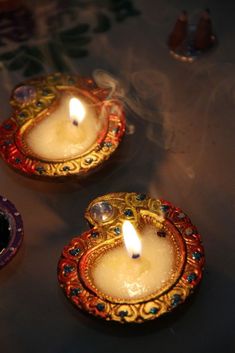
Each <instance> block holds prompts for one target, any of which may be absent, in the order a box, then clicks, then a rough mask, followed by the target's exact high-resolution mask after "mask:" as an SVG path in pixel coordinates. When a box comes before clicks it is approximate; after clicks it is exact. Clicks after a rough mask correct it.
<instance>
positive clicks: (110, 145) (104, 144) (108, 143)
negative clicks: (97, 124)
mask: <svg viewBox="0 0 235 353" xmlns="http://www.w3.org/2000/svg"><path fill="white" fill-rule="evenodd" d="M112 145H113V144H112V142H104V143H103V146H104V147H112Z"/></svg>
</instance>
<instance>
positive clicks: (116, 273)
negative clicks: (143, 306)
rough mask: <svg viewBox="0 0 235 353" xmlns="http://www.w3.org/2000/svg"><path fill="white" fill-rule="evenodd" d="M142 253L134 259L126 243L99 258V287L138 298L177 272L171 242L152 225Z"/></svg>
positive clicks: (95, 271)
mask: <svg viewBox="0 0 235 353" xmlns="http://www.w3.org/2000/svg"><path fill="white" fill-rule="evenodd" d="M141 241H142V254H141V256H140V257H139V258H136V259H133V258H131V257H129V256H128V254H127V250H126V248H125V246H124V245H123V246H118V247H116V248H114V249H110V250H109V251H107V252H106V253H105V254H104V255H103V256H101V257H100V258H99V259H97V261H96V263H95V265H94V267H93V269H92V274H91V275H92V278H93V282H94V284H95V286H96V287H97V288H98V289H99V290H100V291H101V292H103V293H104V294H106V295H109V296H111V297H113V298H121V299H127V300H128V299H138V298H143V297H145V296H147V295H150V294H152V293H154V292H156V291H157V290H159V289H160V288H162V287H163V286H164V284H166V282H167V281H168V280H169V279H170V278H171V276H172V274H173V272H174V265H175V261H174V248H173V244H172V243H171V241H170V240H169V239H168V237H166V238H161V237H159V236H158V235H156V229H155V232H154V230H153V228H152V227H148V228H146V229H145V230H144V231H143V232H142V237H141Z"/></svg>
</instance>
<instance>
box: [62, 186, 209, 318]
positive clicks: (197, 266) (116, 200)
mask: <svg viewBox="0 0 235 353" xmlns="http://www.w3.org/2000/svg"><path fill="white" fill-rule="evenodd" d="M99 202H108V203H109V205H111V207H112V208H113V209H114V212H113V213H111V216H110V218H109V219H108V220H107V221H102V219H101V218H97V216H95V218H94V212H93V210H94V208H93V206H94V205H95V204H97V203H99ZM127 209H128V210H131V211H132V212H129V215H127V214H126V213H125V210H127ZM85 217H86V219H87V220H88V221H89V223H90V224H91V227H92V228H91V230H89V231H87V232H85V233H83V234H82V235H81V236H79V237H77V238H74V239H72V241H71V242H70V244H69V245H68V246H66V247H65V248H64V250H63V253H62V256H61V259H60V261H59V264H58V279H59V282H60V285H61V287H62V288H63V289H64V291H65V294H66V296H67V297H68V298H69V300H71V301H72V302H73V303H74V304H75V305H76V306H77V307H79V308H81V309H83V310H85V311H87V312H89V313H90V314H92V315H95V316H98V317H101V318H103V319H106V320H113V321H118V322H121V323H124V322H125V323H127V322H136V323H141V322H144V321H146V320H152V319H155V318H157V317H159V316H161V315H162V314H165V313H167V312H170V311H171V310H173V309H174V308H175V307H176V306H178V304H180V303H182V302H184V301H185V299H186V298H187V297H188V296H189V295H190V294H191V293H192V292H193V290H194V288H195V287H196V286H197V284H198V283H199V282H200V280H201V277H202V270H203V265H204V251H203V247H202V245H201V241H200V236H199V234H198V233H197V230H196V228H195V227H194V226H193V225H192V223H191V221H190V219H189V218H188V217H187V216H186V215H185V214H184V213H183V212H182V211H181V210H180V209H179V208H176V207H174V206H173V205H172V204H170V203H169V202H167V201H163V200H156V199H151V198H149V197H144V196H143V195H139V194H136V193H113V194H108V195H104V196H102V197H98V198H97V199H95V200H93V201H92V202H91V203H90V205H89V206H88V208H87V210H86V213H85ZM125 219H129V220H130V221H131V222H132V223H133V224H134V225H135V226H136V227H137V228H139V229H141V227H143V226H144V224H146V223H149V224H151V225H152V226H156V227H160V228H161V231H165V232H166V236H168V237H169V236H170V240H171V241H172V242H173V243H174V249H175V261H176V266H175V272H174V275H173V277H172V278H171V279H170V280H169V281H168V283H166V285H165V286H164V287H162V288H161V289H160V290H158V291H156V292H155V293H151V294H150V295H148V296H146V297H143V298H141V299H136V300H123V299H118V298H112V297H110V296H107V295H105V294H104V293H102V292H101V291H100V290H99V289H97V288H96V287H95V285H94V283H93V280H92V278H91V275H90V272H91V268H92V266H94V265H95V261H96V259H97V257H98V256H100V255H101V254H102V253H104V252H106V251H109V249H110V248H113V247H115V246H119V245H120V244H121V243H122V235H121V234H117V233H115V230H117V227H120V226H121V224H122V222H123V221H124V220H125Z"/></svg>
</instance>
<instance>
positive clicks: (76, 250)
mask: <svg viewBox="0 0 235 353" xmlns="http://www.w3.org/2000/svg"><path fill="white" fill-rule="evenodd" d="M80 251H81V250H80V249H79V248H75V249H71V250H69V253H70V254H71V255H72V256H77V255H78V254H79V253H80Z"/></svg>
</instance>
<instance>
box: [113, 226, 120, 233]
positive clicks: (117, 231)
mask: <svg viewBox="0 0 235 353" xmlns="http://www.w3.org/2000/svg"><path fill="white" fill-rule="evenodd" d="M113 231H114V233H115V234H116V235H120V234H121V229H120V227H115V228H114V230H113Z"/></svg>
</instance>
